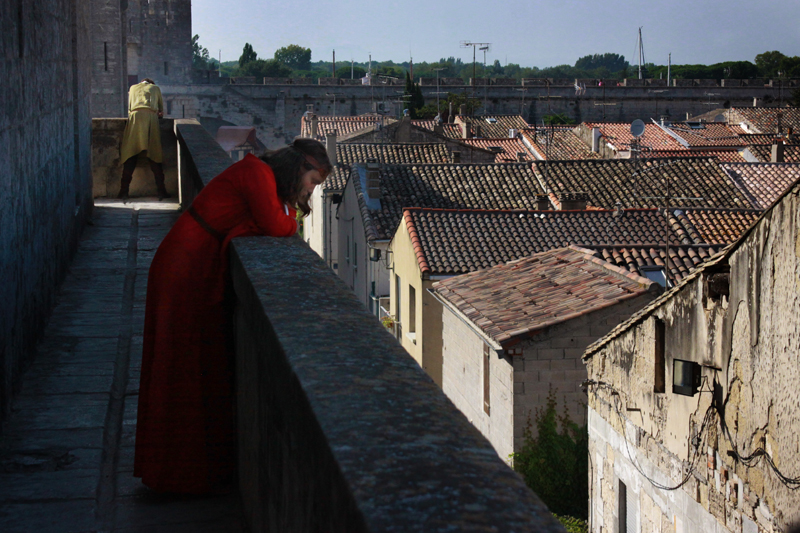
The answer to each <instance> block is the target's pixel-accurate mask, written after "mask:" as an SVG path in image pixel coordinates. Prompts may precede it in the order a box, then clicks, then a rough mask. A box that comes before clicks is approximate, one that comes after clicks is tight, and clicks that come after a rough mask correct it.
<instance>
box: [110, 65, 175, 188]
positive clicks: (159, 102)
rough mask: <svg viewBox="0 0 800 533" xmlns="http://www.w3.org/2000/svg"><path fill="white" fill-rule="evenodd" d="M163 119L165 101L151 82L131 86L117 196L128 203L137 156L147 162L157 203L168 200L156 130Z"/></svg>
mask: <svg viewBox="0 0 800 533" xmlns="http://www.w3.org/2000/svg"><path fill="white" fill-rule="evenodd" d="M163 116H164V100H163V99H162V98H161V89H159V88H158V85H156V84H155V82H154V81H153V80H151V79H150V78H144V79H143V80H142V81H141V82H139V83H137V84H136V85H133V86H131V88H130V91H129V92H128V124H127V125H126V126H125V133H124V134H123V135H122V148H121V150H120V159H121V160H122V161H124V163H123V166H122V183H121V185H120V189H119V196H118V198H121V199H123V200H127V199H128V190H129V188H130V185H131V180H132V179H133V171H134V170H135V169H136V161H137V159H138V158H139V154H141V153H142V152H144V155H146V156H147V158H148V159H149V160H150V168H151V170H152V171H153V175H154V176H155V178H156V186H157V187H158V199H159V200H163V199H164V198H169V197H170V195H169V194H168V193H167V189H166V187H165V186H164V168H163V167H162V165H161V162H162V161H163V155H162V153H161V132H160V131H159V129H158V119H159V118H161V117H163Z"/></svg>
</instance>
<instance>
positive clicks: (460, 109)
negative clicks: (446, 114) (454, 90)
mask: <svg viewBox="0 0 800 533" xmlns="http://www.w3.org/2000/svg"><path fill="white" fill-rule="evenodd" d="M458 114H459V115H461V116H464V115H466V114H467V105H466V104H461V105H460V106H458Z"/></svg>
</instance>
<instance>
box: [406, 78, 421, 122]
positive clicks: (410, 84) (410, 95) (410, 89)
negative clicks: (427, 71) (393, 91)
mask: <svg viewBox="0 0 800 533" xmlns="http://www.w3.org/2000/svg"><path fill="white" fill-rule="evenodd" d="M403 101H404V104H405V107H406V108H408V112H409V114H410V115H411V118H418V117H417V109H421V108H422V107H424V106H425V97H423V96H422V89H420V87H419V84H417V83H414V81H413V80H412V79H411V75H410V74H409V73H408V72H406V89H405V91H404V93H403Z"/></svg>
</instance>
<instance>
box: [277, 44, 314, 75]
mask: <svg viewBox="0 0 800 533" xmlns="http://www.w3.org/2000/svg"><path fill="white" fill-rule="evenodd" d="M275 59H276V60H277V61H280V62H281V63H283V64H284V65H286V66H287V67H289V68H291V69H292V70H308V69H309V68H310V67H311V48H303V47H302V46H299V45H296V44H290V45H289V46H284V47H283V48H278V49H277V50H276V51H275Z"/></svg>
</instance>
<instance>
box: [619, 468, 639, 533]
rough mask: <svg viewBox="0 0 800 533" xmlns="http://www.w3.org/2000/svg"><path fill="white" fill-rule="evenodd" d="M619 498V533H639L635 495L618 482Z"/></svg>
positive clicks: (637, 507)
mask: <svg viewBox="0 0 800 533" xmlns="http://www.w3.org/2000/svg"><path fill="white" fill-rule="evenodd" d="M617 497H618V498H619V501H618V508H617V520H618V522H619V528H618V529H617V531H619V532H620V533H636V532H637V531H639V506H638V505H636V493H635V492H633V493H631V492H628V487H626V486H625V483H623V482H622V480H619V493H618V494H617Z"/></svg>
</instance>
